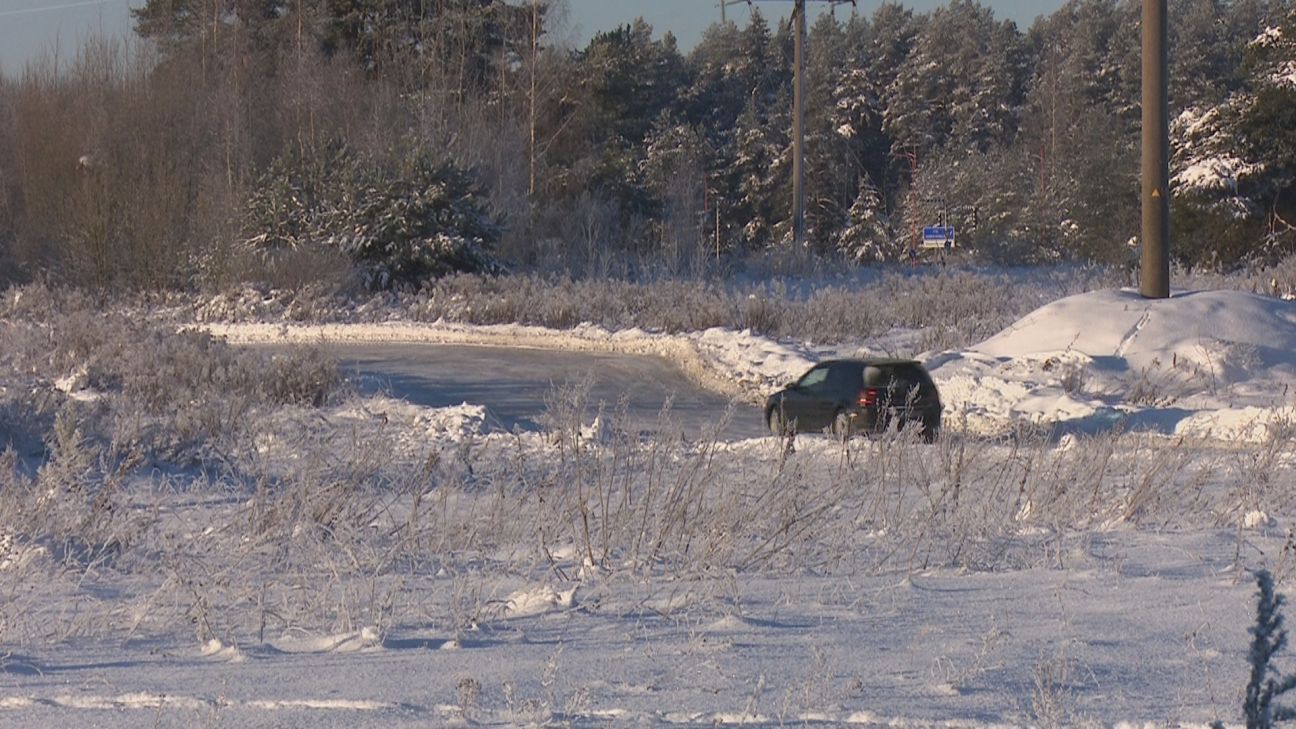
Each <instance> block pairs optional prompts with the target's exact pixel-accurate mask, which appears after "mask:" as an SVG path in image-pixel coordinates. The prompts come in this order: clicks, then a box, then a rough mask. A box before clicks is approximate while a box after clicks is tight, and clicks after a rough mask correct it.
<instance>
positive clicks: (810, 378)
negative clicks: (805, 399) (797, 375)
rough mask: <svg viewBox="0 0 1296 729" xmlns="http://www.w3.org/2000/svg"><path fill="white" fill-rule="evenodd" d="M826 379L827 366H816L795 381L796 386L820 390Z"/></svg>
mask: <svg viewBox="0 0 1296 729" xmlns="http://www.w3.org/2000/svg"><path fill="white" fill-rule="evenodd" d="M827 381H828V368H827V367H816V368H814V369H812V370H810V371H809V372H807V373H805V375H804V376H803V377H802V378H801V380H800V381H799V382H797V387H799V388H802V389H805V390H821V389H823V387H824V384H825V383H826V382H827Z"/></svg>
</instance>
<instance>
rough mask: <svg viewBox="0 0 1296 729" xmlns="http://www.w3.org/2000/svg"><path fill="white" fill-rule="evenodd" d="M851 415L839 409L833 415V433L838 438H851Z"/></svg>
mask: <svg viewBox="0 0 1296 729" xmlns="http://www.w3.org/2000/svg"><path fill="white" fill-rule="evenodd" d="M851 430H852V428H851V416H850V414H849V413H847V412H845V411H842V410H839V411H837V414H836V415H834V416H833V421H832V434H833V435H835V436H837V437H838V438H849V437H850V436H851Z"/></svg>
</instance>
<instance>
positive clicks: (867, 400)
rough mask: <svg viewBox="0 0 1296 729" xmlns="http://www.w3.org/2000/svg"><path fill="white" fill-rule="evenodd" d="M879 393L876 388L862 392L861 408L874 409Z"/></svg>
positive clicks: (860, 396) (860, 397) (869, 388)
mask: <svg viewBox="0 0 1296 729" xmlns="http://www.w3.org/2000/svg"><path fill="white" fill-rule="evenodd" d="M877 401H878V391H877V388H876V387H867V388H864V389H863V390H860V394H859V404H860V406H861V407H866V408H867V407H872V406H874V405H877Z"/></svg>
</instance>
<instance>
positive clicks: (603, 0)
mask: <svg viewBox="0 0 1296 729" xmlns="http://www.w3.org/2000/svg"><path fill="white" fill-rule="evenodd" d="M514 1H515V2H516V1H518V0H514ZM566 1H567V3H568V22H567V25H568V26H569V32H568V33H567V34H566V37H567V39H569V40H570V41H571V42H572V43H574V44H575V45H577V46H581V45H584V42H585V41H586V40H588V39H589V37H590V35H591V34H593V33H595V32H598V31H600V30H606V29H609V28H613V27H615V26H617V25H619V24H622V23H627V22H629V21H631V20H633V19H634V18H636V17H639V16H643V18H644V19H645V20H647V21H648V22H649V23H651V24H652V26H653V28H654V29H655V30H656V31H657V33H658V34H660V33H663V32H665V31H667V30H670V31H672V32H673V33H675V35H676V37H677V38H679V42H680V47H681V48H682V49H684V50H688V49H690V48H692V47H693V45H694V44H695V43H697V41H698V38H700V37H701V35H702V29H703V28H705V27H706V26H707V25H709V24H710V23H713V22H715V21H717V20H719V19H720V8H719V6H718V4H717V2H718V0H566ZM882 1H883V0H858V9H859V12H861V13H864V14H866V15H872V13H873V11H874V10H876V9H877V7H878V5H880V4H881V3H882ZM1063 1H1064V0H981V2H982V4H983V5H986V6H988V7H990V8H993V9H994V11H995V15H996V16H997V17H1000V18H1009V19H1012V20H1014V21H1016V22H1017V24H1018V25H1019V26H1021V27H1022V29H1023V30H1024V29H1026V28H1028V27H1029V26H1030V24H1031V22H1033V21H1034V19H1035V17H1036V16H1037V15H1040V14H1045V13H1051V12H1053V11H1054V10H1056V9H1058V8H1059V7H1061V6H1062V4H1063ZM756 2H757V4H758V5H759V6H760V8H761V12H763V13H764V14H765V16H766V17H767V18H771V19H772V18H773V17H775V16H783V15H786V14H787V12H788V9H789V8H791V6H792V3H791V1H790V0H756ZM944 2H945V0H909V1H907V2H905V3H904V4H905V5H908V6H910V7H912V8H914V9H915V10H920V11H927V10H931V9H932V8H935V7H938V6H940V5H942V4H944ZM142 3H143V0H0V68H3V69H4V70H5V71H6V72H7V73H10V74H13V73H17V72H18V71H20V70H21V68H22V65H23V63H24V62H25V61H26V59H28V58H30V57H32V56H33V55H34V54H36V53H39V52H41V51H42V50H47V49H51V48H55V47H57V48H59V49H60V51H61V54H62V55H63V56H65V57H66V56H68V55H69V54H70V51H71V50H72V49H74V48H75V47H76V46H77V45H79V44H80V42H81V41H82V40H83V39H84V38H85V37H86V36H87V35H88V34H91V33H102V34H105V35H112V36H124V35H126V34H128V33H129V32H130V15H129V12H128V9H129V8H130V7H131V6H138V5H140V4H142ZM811 5H812V6H815V7H817V11H816V12H819V13H824V12H828V9H827V8H828V6H829V4H828V3H826V2H813V1H812V2H811ZM727 12H728V13H729V17H730V18H732V19H734V20H736V21H737V22H738V23H739V24H740V25H741V24H743V23H744V22H745V21H746V17H747V15H748V12H749V11H748V9H747V5H746V3H739V4H737V5H733V6H731V7H729V8H728V11H727ZM835 12H837V13H838V14H839V15H842V16H845V15H848V14H849V13H850V12H851V7H850V5H848V4H846V5H838V6H837V8H836V11H835Z"/></svg>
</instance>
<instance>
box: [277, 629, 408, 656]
mask: <svg viewBox="0 0 1296 729" xmlns="http://www.w3.org/2000/svg"><path fill="white" fill-rule="evenodd" d="M270 645H271V647H273V648H274V649H275V650H277V651H279V652H281V653H355V652H357V651H374V650H379V649H381V648H382V631H380V630H378V628H376V627H374V626H366V627H364V628H361V629H360V630H353V631H350V632H347V633H338V634H337V635H324V636H314V637H285V638H281V639H279V640H276V641H271V643H270Z"/></svg>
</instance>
